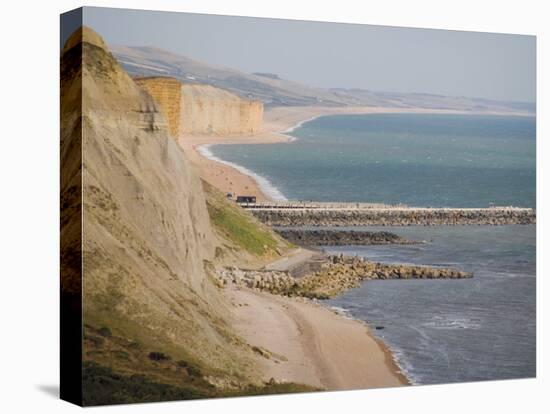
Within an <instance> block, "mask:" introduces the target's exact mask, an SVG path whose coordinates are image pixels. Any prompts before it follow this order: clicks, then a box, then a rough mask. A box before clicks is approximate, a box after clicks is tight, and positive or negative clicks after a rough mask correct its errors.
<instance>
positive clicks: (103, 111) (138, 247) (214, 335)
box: [61, 28, 248, 381]
mask: <svg viewBox="0 0 550 414" xmlns="http://www.w3.org/2000/svg"><path fill="white" fill-rule="evenodd" d="M80 57H82V59H80ZM80 62H82V65H80ZM61 78H62V88H63V90H64V91H66V94H65V95H64V96H62V101H63V102H62V113H63V118H64V119H65V123H64V125H63V126H64V130H63V137H62V138H63V142H64V144H63V149H62V151H63V154H62V158H63V160H64V162H68V163H71V162H72V161H71V160H79V159H80V156H82V164H81V165H82V168H81V170H82V172H81V176H82V218H83V224H82V257H83V287H82V291H83V314H84V318H83V319H84V324H85V326H91V327H94V329H97V328H100V327H107V328H108V329H109V330H110V331H111V332H112V333H113V335H116V336H117V337H121V338H126V339H125V340H128V341H135V343H138V344H139V346H140V347H142V348H140V349H143V350H144V351H140V352H145V350H150V351H159V352H164V353H167V354H169V355H170V356H171V357H172V358H173V359H174V360H177V359H182V360H185V361H195V362H196V363H200V365H201V367H202V368H203V369H205V370H206V373H208V374H211V375H214V376H215V375H216V372H217V373H218V374H222V373H223V375H227V373H228V372H239V374H240V375H241V378H246V376H247V372H248V371H247V368H246V363H245V362H243V357H242V355H241V354H240V351H241V350H240V348H239V346H238V345H237V344H238V343H239V341H238V340H237V339H236V338H235V336H234V335H233V334H232V333H231V330H230V328H229V326H228V325H227V323H226V321H225V319H224V315H226V314H227V309H226V304H225V302H224V300H223V298H222V296H221V294H220V292H219V289H218V288H216V286H215V285H214V284H213V282H212V280H211V278H210V276H209V274H208V272H207V268H206V267H205V264H207V263H208V262H209V261H210V260H212V259H213V257H214V252H215V249H216V246H217V244H218V239H217V237H216V236H215V234H214V232H213V229H212V227H211V224H210V219H209V216H208V211H207V208H206V201H205V196H204V193H203V189H202V185H201V182H200V180H199V178H198V177H197V176H195V175H194V173H193V171H192V169H191V168H190V166H189V164H188V162H187V160H186V159H185V156H184V154H183V151H182V150H181V148H180V147H179V146H178V144H177V143H176V141H175V140H174V139H172V137H171V136H170V134H169V131H168V126H167V123H166V121H165V118H164V117H163V116H162V113H161V112H160V108H159V105H158V104H157V103H156V102H155V101H154V100H153V99H152V98H151V97H150V95H149V94H148V93H146V92H145V91H144V90H143V89H142V88H140V87H139V86H138V85H136V83H135V82H134V81H133V80H132V79H131V78H130V77H129V76H128V75H127V74H126V72H124V71H123V70H122V69H121V68H120V66H119V65H118V63H117V62H116V60H115V59H114V58H113V56H112V55H111V54H110V53H109V51H108V50H107V48H106V46H105V44H104V43H103V41H102V40H101V38H100V37H99V36H98V35H97V34H96V33H94V32H93V31H91V30H89V29H87V28H84V29H83V30H79V31H77V32H76V33H75V34H74V35H73V37H71V39H69V41H68V42H67V46H66V47H65V49H64V52H63V56H62V74H61ZM80 83H81V84H82V99H81V105H82V112H81V113H80V108H79V107H78V106H77V107H76V108H75V107H74V105H76V103H75V102H76V101H80V99H77V98H78V96H77V95H78V94H76V93H75V94H74V96H75V97H76V98H74V99H73V96H72V95H73V94H72V93H71V91H72V90H78V89H79V88H80ZM80 139H81V140H82V145H81V153H80V149H79V145H76V144H78V143H79V141H80ZM72 143H75V145H73V144H72ZM75 162H76V161H75ZM69 166H71V168H69V169H67V171H68V173H69V174H70V176H69V177H67V178H66V180H64V182H65V183H67V184H66V185H65V187H66V188H63V190H64V191H65V194H66V195H67V199H70V188H71V186H75V185H76V184H78V183H77V181H79V180H76V179H77V178H79V177H80V171H79V168H78V166H75V167H74V168H73V167H72V164H69ZM75 177H76V178H75ZM75 180H76V181H75ZM73 183H76V184H73ZM75 203H77V202H76V201H75ZM75 205H76V204H75ZM72 227H74V226H72ZM72 227H71V226H69V227H68V228H69V229H70V228H72ZM66 285H67V288H72V283H67V284H66ZM87 343H88V342H86V341H85V347H84V351H85V352H84V358H85V359H90V358H91V359H92V360H94V361H97V362H99V363H101V364H103V365H105V366H109V367H111V368H114V369H119V370H121V371H123V372H127V371H130V372H132V370H133V372H140V371H139V370H137V371H136V367H135V366H134V365H132V364H133V362H132V361H131V360H124V359H117V358H114V357H113V356H112V355H109V354H108V353H105V352H103V351H101V352H99V351H97V350H93V349H91V350H90V349H87V348H86V347H87V345H86V344H87ZM129 343H130V342H129ZM90 346H92V345H90ZM92 351H93V352H92ZM136 364H137V366H139V365H140V364H142V362H140V361H137V362H136ZM178 378H183V377H181V376H180V377H178ZM177 381H179V379H178V380H177Z"/></svg>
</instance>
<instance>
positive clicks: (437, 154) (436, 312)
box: [203, 114, 536, 384]
mask: <svg viewBox="0 0 550 414" xmlns="http://www.w3.org/2000/svg"><path fill="white" fill-rule="evenodd" d="M290 134H292V135H293V136H295V137H296V140H295V141H293V142H291V143H283V144H270V145H225V146H224V145H218V146H212V147H209V148H204V149H203V150H204V151H205V152H206V153H205V155H207V156H210V157H217V158H218V159H221V160H223V161H224V162H227V163H232V164H233V165H238V166H239V168H241V169H245V170H243V171H248V172H250V173H252V174H254V175H255V176H256V177H261V178H260V179H259V180H258V181H259V182H260V185H261V186H262V188H263V189H264V190H265V191H267V192H268V193H269V194H271V195H272V196H275V197H276V198H279V199H280V198H285V197H286V198H288V199H299V200H317V201H364V202H384V203H403V204H408V205H414V206H453V207H486V206H489V205H491V204H494V205H500V206H502V205H514V206H525V207H534V206H535V184H536V183H535V169H536V168H535V119H534V118H524V117H503V116H477V115H475V116H474V115H420V114H406V115H402V114H381V115H341V116H340V115H339V116H329V117H321V118H318V119H315V120H313V121H310V122H306V123H304V124H303V125H302V126H300V127H298V128H297V129H295V130H293V131H292V132H290ZM365 229H368V230H376V228H372V227H370V228H365ZM383 230H387V231H392V232H394V233H397V234H399V235H402V236H404V237H408V238H410V239H415V240H420V241H426V243H423V244H418V245H406V246H397V245H394V246H391V245H390V246H344V247H326V249H327V250H328V251H330V252H332V253H340V252H341V253H345V254H352V255H353V254H358V255H361V256H364V257H367V258H368V259H370V260H376V261H380V262H387V263H415V264H424V265H435V266H454V267H457V268H459V269H462V270H468V271H472V272H474V278H473V279H467V280H388V281H368V282H365V283H364V284H363V285H362V286H361V287H360V288H357V289H352V290H350V291H347V292H346V293H344V294H343V295H341V296H339V297H337V298H334V299H332V300H330V301H327V304H328V305H330V306H334V307H337V308H340V309H343V310H344V311H345V312H347V313H349V314H350V315H351V316H353V317H355V318H358V319H361V320H364V321H366V322H367V323H368V324H369V325H370V326H371V327H373V328H375V327H376V326H383V327H384V329H381V330H376V329H373V332H374V333H375V334H376V335H378V336H380V337H381V338H382V339H383V340H384V341H385V342H386V343H387V344H388V345H389V346H390V348H391V349H392V350H393V351H394V355H395V356H396V358H397V362H398V364H399V365H400V366H401V367H402V369H403V370H404V371H405V373H406V374H407V375H408V376H409V378H410V379H411V380H412V381H413V383H416V384H435V383H449V382H462V381H478V380H496V379H511V378H525V377H533V376H535V375H536V357H535V348H536V347H535V342H536V335H535V330H536V329H535V323H536V322H535V319H536V314H535V305H536V301H535V293H536V278H535V252H536V248H535V226H498V227H492V226H437V227H415V226H412V227H384V228H383Z"/></svg>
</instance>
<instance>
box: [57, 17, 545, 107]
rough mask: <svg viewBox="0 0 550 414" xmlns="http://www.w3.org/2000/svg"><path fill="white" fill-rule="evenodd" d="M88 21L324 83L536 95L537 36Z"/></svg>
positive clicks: (503, 96)
mask: <svg viewBox="0 0 550 414" xmlns="http://www.w3.org/2000/svg"><path fill="white" fill-rule="evenodd" d="M83 18H84V24H86V25H89V26H90V27H92V28H93V29H94V30H96V31H97V32H98V33H99V34H100V35H101V36H103V37H104V39H105V40H106V41H107V43H108V44H110V45H126V46H154V47H157V48H160V49H164V50H168V51H171V52H173V53H176V54H180V55H183V56H187V57H189V58H192V59H197V60H200V61H203V62H208V63H210V64H213V65H219V66H224V67H231V68H234V69H238V70H241V71H244V72H247V73H253V72H270V73H275V74H277V75H279V76H280V77H281V78H284V79H288V80H292V81H296V82H301V83H304V84H307V85H310V86H315V87H320V88H340V87H343V88H361V89H367V90H373V91H387V92H398V93H419V92H420V93H429V94H437V95H445V96H468V97H472V98H474V97H475V98H485V99H494V100H499V101H518V102H535V99H536V38H535V36H527V35H514V34H502V33H483V32H468V31H456V30H437V29H422V28H406V27H391V26H377V25H367V24H345V23H330V22H315V21H300V20H286V19H269V18H254V17H236V16H222V15H206V14H193V13H173V12H172V13H171V12H160V11H150V10H129V9H110V8H101V7H84V14H83ZM121 28H124V30H121ZM63 36H65V37H66V36H68V34H66V33H65V34H62V39H61V44H63V43H64V37H63ZM198 40H199V41H198Z"/></svg>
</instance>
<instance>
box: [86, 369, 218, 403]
mask: <svg viewBox="0 0 550 414" xmlns="http://www.w3.org/2000/svg"><path fill="white" fill-rule="evenodd" d="M82 388H83V390H84V393H83V403H84V405H106V404H127V403H140V402H150V401H171V400H190V399H196V398H208V397H212V396H213V395H212V394H211V393H206V392H200V391H197V390H195V389H193V388H184V387H176V386H173V385H168V384H160V383H158V382H153V381H150V380H149V379H147V378H146V377H145V376H143V375H120V374H117V373H115V372H114V371H113V370H112V369H110V368H107V367H104V366H101V365H99V364H96V363H94V362H85V363H84V366H83V374H82Z"/></svg>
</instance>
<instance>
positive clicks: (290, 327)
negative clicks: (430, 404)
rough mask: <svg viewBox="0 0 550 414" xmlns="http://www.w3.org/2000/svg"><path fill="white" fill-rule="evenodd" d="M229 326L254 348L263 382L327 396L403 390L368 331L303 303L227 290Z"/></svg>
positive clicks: (381, 346)
mask: <svg viewBox="0 0 550 414" xmlns="http://www.w3.org/2000/svg"><path fill="white" fill-rule="evenodd" d="M226 293H227V295H228V297H229V300H230V302H231V303H232V315H231V317H232V326H233V327H234V328H235V329H236V330H237V332H238V333H239V334H241V335H242V336H243V338H244V339H245V340H246V341H247V342H248V343H249V344H250V345H251V346H253V347H257V349H260V350H261V352H258V355H257V357H256V360H257V363H258V364H259V366H260V368H261V370H262V372H263V373H264V376H265V377H264V380H265V381H268V380H270V379H271V378H273V379H274V380H276V381H278V382H283V381H284V382H297V383H302V384H308V385H312V386H315V387H319V388H323V389H327V390H349V389H365V388H382V387H396V386H402V385H407V384H408V383H409V382H408V380H407V378H406V377H405V376H404V375H403V374H402V373H401V372H400V371H399V368H398V367H397V365H396V364H395V363H394V361H393V358H392V355H391V353H390V351H389V350H388V349H387V347H386V346H385V345H384V344H383V343H381V342H380V341H378V340H377V339H375V338H374V337H373V336H372V335H371V334H370V332H369V330H368V327H367V326H366V325H365V324H363V323H361V322H359V321H355V320H351V319H346V318H344V317H342V316H341V315H338V314H336V313H335V312H333V311H331V310H330V309H328V308H326V307H324V306H321V305H318V304H315V303H313V302H310V301H307V300H300V299H295V298H293V299H291V298H285V297H282V296H276V295H271V294H269V293H263V292H258V291H253V290H249V289H244V288H242V289H238V288H230V289H228V290H227V292H226Z"/></svg>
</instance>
